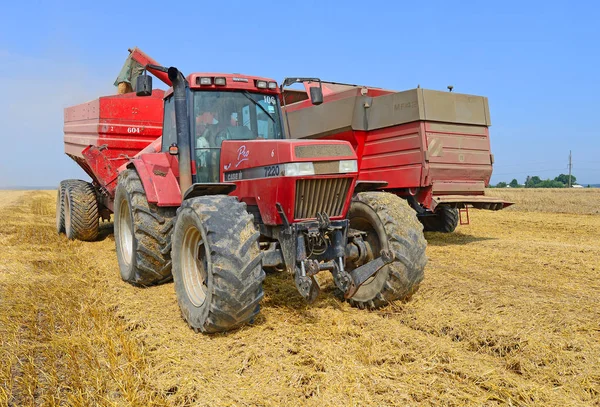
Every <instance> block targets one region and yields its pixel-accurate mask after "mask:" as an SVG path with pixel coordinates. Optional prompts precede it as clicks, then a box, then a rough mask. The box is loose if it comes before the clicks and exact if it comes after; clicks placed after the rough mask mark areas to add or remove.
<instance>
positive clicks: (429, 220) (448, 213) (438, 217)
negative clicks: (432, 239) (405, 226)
mask: <svg viewBox="0 0 600 407" xmlns="http://www.w3.org/2000/svg"><path fill="white" fill-rule="evenodd" d="M420 220H421V222H422V223H423V226H424V228H425V231H426V232H441V233H452V232H454V231H455V230H456V227H457V226H458V222H459V220H460V214H459V213H458V209H456V208H450V207H447V206H442V207H438V208H437V210H436V211H435V214H434V215H430V216H424V217H422V218H420Z"/></svg>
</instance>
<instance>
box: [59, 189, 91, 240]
mask: <svg viewBox="0 0 600 407" xmlns="http://www.w3.org/2000/svg"><path fill="white" fill-rule="evenodd" d="M58 193H59V195H60V188H59V192H58ZM57 206H58V204H57ZM61 211H62V212H63V214H64V228H65V234H66V235H67V238H68V239H70V240H75V239H77V240H83V241H87V242H91V241H94V240H96V238H97V237H98V230H99V228H100V216H99V213H98V201H97V199H96V190H95V189H94V186H93V185H92V184H90V183H89V182H85V181H81V180H68V181H67V182H66V183H65V184H64V192H63V204H62V208H61ZM57 223H58V222H57ZM57 227H58V225H57Z"/></svg>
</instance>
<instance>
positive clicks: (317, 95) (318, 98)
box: [310, 87, 323, 105]
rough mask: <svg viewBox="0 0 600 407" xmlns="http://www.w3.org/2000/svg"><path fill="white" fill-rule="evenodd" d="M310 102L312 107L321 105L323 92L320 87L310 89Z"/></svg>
mask: <svg viewBox="0 0 600 407" xmlns="http://www.w3.org/2000/svg"><path fill="white" fill-rule="evenodd" d="M310 101H311V102H312V104H313V105H320V104H321V103H323V90H321V87H318V88H317V87H313V88H310Z"/></svg>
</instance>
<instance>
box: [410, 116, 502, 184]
mask: <svg viewBox="0 0 600 407" xmlns="http://www.w3.org/2000/svg"><path fill="white" fill-rule="evenodd" d="M423 127H424V134H425V141H426V143H427V150H426V151H427V153H426V156H427V158H428V163H427V165H426V166H425V171H424V174H423V181H422V185H432V192H433V195H446V194H451V195H453V194H465V195H471V194H476V195H483V193H484V188H485V186H486V185H487V184H488V183H489V180H490V177H491V175H492V161H491V155H490V142H489V133H488V129H487V127H485V126H467V125H458V124H452V123H435V122H425V123H424V126H423Z"/></svg>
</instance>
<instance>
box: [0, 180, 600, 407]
mask: <svg viewBox="0 0 600 407" xmlns="http://www.w3.org/2000/svg"><path fill="white" fill-rule="evenodd" d="M595 191H598V192H595ZM492 193H493V194H502V193H505V194H506V193H513V194H515V195H513V196H503V197H505V198H508V199H514V200H515V201H517V202H519V203H520V205H519V206H515V207H514V208H512V209H509V210H505V211H499V212H485V211H475V210H471V212H470V215H471V225H469V226H459V228H458V229H457V232H455V233H453V234H449V235H445V234H438V233H427V234H426V237H427V240H428V243H429V246H428V249H427V251H428V252H427V254H428V256H429V263H428V265H427V268H426V271H425V272H426V275H425V280H424V281H423V283H422V285H421V289H420V290H419V292H418V293H417V294H416V295H415V296H414V299H413V301H411V302H410V303H408V304H394V305H390V306H388V307H386V308H384V309H381V310H379V311H374V312H368V311H362V310H357V309H353V308H351V307H349V306H348V305H347V304H343V303H340V302H339V301H338V300H337V299H335V298H334V296H333V294H332V291H331V289H326V290H324V292H322V295H321V297H320V298H319V300H318V301H317V302H316V304H313V305H306V304H304V302H303V301H302V299H301V298H300V296H299V294H297V293H296V290H295V288H294V283H293V280H292V279H291V278H290V277H288V276H287V275H284V274H269V275H267V279H266V282H265V298H264V300H263V302H262V311H261V314H260V317H259V318H258V319H257V321H256V322H255V324H254V325H253V326H249V327H245V328H243V329H240V330H237V331H234V332H231V333H228V334H222V335H213V336H203V335H199V334H195V333H194V332H193V331H192V330H191V329H189V328H188V327H187V325H186V324H185V322H184V321H183V319H182V318H181V317H180V314H179V309H178V307H177V303H176V298H175V293H174V289H173V284H172V283H170V284H165V285H162V286H158V287H152V288H146V289H140V288H135V287H132V286H130V285H128V284H126V283H124V282H122V281H121V279H120V277H119V271H118V266H117V260H116V254H115V245H114V238H113V236H112V224H104V225H103V226H102V234H101V238H100V239H99V241H97V242H93V243H82V242H77V241H68V240H67V239H66V238H65V237H64V235H63V236H58V235H57V234H56V232H55V227H54V206H55V195H56V193H55V191H21V192H16V191H13V192H10V191H0V219H1V224H0V405H11V406H28V405H50V406H52V405H76V406H89V405H102V406H103V405H107V406H108V405H118V406H120V405H134V406H152V405H178V406H179V405H211V406H215V405H249V406H262V405H268V406H284V405H285V406H292V405H309V406H323V405H337V406H369V405H377V406H387V405H415V406H416V405H419V406H420V405H523V406H529V405H531V406H534V405H546V406H547V405H556V406H559V405H560V406H565V405H569V406H571V405H592V406H599V405H600V306H599V304H600V279H599V276H600V215H599V210H600V190H593V191H573V190H570V191H569V194H563V192H562V191H559V192H556V191H555V193H552V191H541V192H540V191H533V190H527V191H525V190H522V191H493V192H492ZM578 200H579V202H585V205H577V204H576V202H577V201H578ZM557 205H559V206H560V208H559V209H557ZM582 206H583V207H584V209H582ZM552 212H562V213H552ZM329 287H331V282H329Z"/></svg>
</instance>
